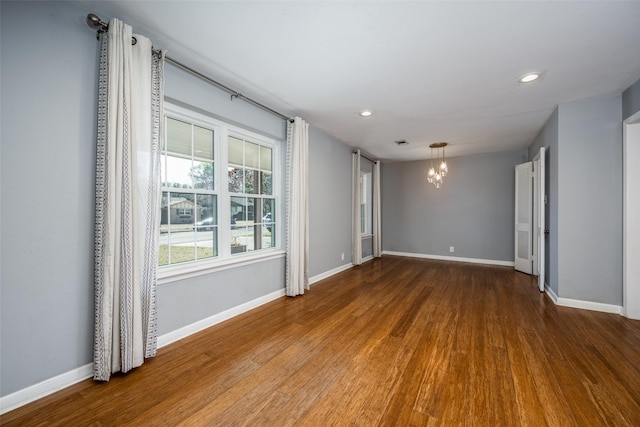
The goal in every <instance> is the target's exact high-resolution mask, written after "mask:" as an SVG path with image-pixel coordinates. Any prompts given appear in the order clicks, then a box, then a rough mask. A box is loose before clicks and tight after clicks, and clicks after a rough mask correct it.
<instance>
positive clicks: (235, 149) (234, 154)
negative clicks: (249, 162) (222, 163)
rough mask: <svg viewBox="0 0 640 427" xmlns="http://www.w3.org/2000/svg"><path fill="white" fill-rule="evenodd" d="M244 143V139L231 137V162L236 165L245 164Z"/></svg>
mask: <svg viewBox="0 0 640 427" xmlns="http://www.w3.org/2000/svg"><path fill="white" fill-rule="evenodd" d="M243 144H244V141H242V140H241V139H238V138H234V137H232V136H230V137H229V164H230V165H234V166H243V165H244V161H243V155H242V150H243Z"/></svg>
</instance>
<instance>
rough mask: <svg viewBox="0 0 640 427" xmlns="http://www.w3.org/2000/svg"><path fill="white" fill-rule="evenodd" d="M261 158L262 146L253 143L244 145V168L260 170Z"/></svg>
mask: <svg viewBox="0 0 640 427" xmlns="http://www.w3.org/2000/svg"><path fill="white" fill-rule="evenodd" d="M259 156H260V146H259V145H258V144H253V143H251V142H245V143H244V166H245V167H247V168H254V169H258V167H259V165H258V158H259Z"/></svg>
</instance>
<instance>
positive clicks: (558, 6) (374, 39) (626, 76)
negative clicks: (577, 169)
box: [80, 1, 640, 161]
mask: <svg viewBox="0 0 640 427" xmlns="http://www.w3.org/2000/svg"><path fill="white" fill-rule="evenodd" d="M80 3H81V5H82V7H83V8H86V10H87V13H89V12H95V13H97V14H98V15H99V16H100V18H101V19H102V20H104V21H107V20H108V19H109V18H111V17H118V18H121V19H123V20H125V21H126V22H127V23H129V24H131V25H132V26H133V27H134V32H137V33H140V34H144V35H147V36H149V37H150V38H151V39H152V40H153V42H154V45H155V46H156V47H159V48H163V49H167V50H168V55H169V56H171V57H173V58H175V59H177V60H179V61H182V62H184V63H185V64H188V65H190V66H192V67H193V68H196V69H198V70H200V71H201V72H203V73H204V74H207V75H210V76H211V77H213V78H215V79H217V80H220V81H222V82H225V83H227V84H229V85H231V87H233V88H234V89H237V90H238V91H239V92H241V93H243V94H245V95H247V96H250V97H252V98H254V99H256V100H258V101H259V102H262V103H264V104H266V105H268V106H270V107H272V108H274V109H276V110H278V111H281V112H283V113H286V114H290V113H295V114H296V115H299V116H301V117H303V118H304V119H306V120H307V121H308V122H310V123H311V124H312V125H313V126H316V127H318V128H321V129H323V130H324V131H326V132H327V133H329V134H330V135H333V136H334V137H336V138H338V139H340V140H341V141H343V142H345V143H347V144H349V145H352V146H354V147H360V148H362V149H363V151H365V152H367V153H369V154H370V155H372V156H374V157H377V158H381V159H385V160H396V161H398V160H411V159H423V158H428V157H429V153H428V148H427V147H428V145H429V144H430V143H433V142H437V141H447V142H449V144H450V146H449V147H447V155H448V156H456V155H468V154H475V153H486V152H497V151H506V150H511V149H516V148H522V147H526V146H527V145H529V143H530V142H531V141H532V140H533V139H534V138H535V136H536V135H537V133H538V132H539V130H540V129H541V127H542V125H543V124H544V123H545V122H546V120H547V119H548V118H549V116H550V115H551V113H552V112H553V110H554V108H555V107H556V106H557V105H558V104H559V103H563V102H568V101H574V100H579V99H585V98H591V97H597V96H602V95H609V94H617V93H621V92H622V91H623V90H625V89H626V88H627V87H629V86H630V85H631V84H633V83H634V82H635V81H637V80H638V79H640V1H626V2H621V1H601V2H583V1H579V2H577V1H568V2H563V1H550V2H525V1H511V2H485V1H471V2H457V1H449V2H444V1H443V2H427V1H419V2H404V1H375V2H372V1H368V2H351V1H342V2H340V1H258V2H245V1H228V2H214V1H198V2H195V1H135V2H134V1H126V2H114V1H84V2H82V1H81V2H80ZM530 71H543V72H544V73H545V74H544V77H543V79H541V81H537V82H534V83H531V84H528V85H524V84H519V83H517V78H518V77H520V76H521V75H523V74H525V73H527V72H530ZM234 102H235V101H234ZM239 102H241V101H239ZM363 109H370V110H372V111H374V115H373V116H372V117H369V118H362V117H360V116H359V115H358V112H359V111H361V110H363ZM396 140H407V141H408V142H409V144H408V145H404V146H398V145H397V144H395V143H394V141H396Z"/></svg>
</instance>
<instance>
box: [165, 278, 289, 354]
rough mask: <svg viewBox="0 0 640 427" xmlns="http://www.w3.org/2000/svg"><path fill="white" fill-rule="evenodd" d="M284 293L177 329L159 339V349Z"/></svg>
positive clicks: (281, 291) (282, 290)
mask: <svg viewBox="0 0 640 427" xmlns="http://www.w3.org/2000/svg"><path fill="white" fill-rule="evenodd" d="M284 292H285V290H284V289H280V290H277V291H275V292H271V293H270V294H267V295H264V296H261V297H259V298H256V299H254V300H251V301H248V302H245V303H244V304H240V305H238V306H235V307H232V308H230V309H228V310H225V311H223V312H221V313H217V314H214V315H213V316H211V317H207V318H206V319H202V320H198V321H197V322H195V323H192V324H190V325H187V326H185V327H182V328H180V329H176V330H175V331H171V332H169V333H167V334H164V335H161V336H159V337H158V348H160V347H164V346H166V345H169V344H172V343H174V342H176V341H179V340H181V339H183V338H186V337H188V336H189V335H193V334H195V333H196V332H200V331H202V330H203V329H207V328H209V327H211V326H213V325H217V324H218V323H222V322H224V321H225V320H229V319H231V318H232V317H235V316H237V315H239V314H242V313H244V312H247V311H249V310H253V309H254V308H256V307H260V306H261V305H263V304H266V303H268V302H270V301H273V300H275V299H278V298H280V297H283V296H284Z"/></svg>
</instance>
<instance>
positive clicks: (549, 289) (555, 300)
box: [544, 283, 558, 305]
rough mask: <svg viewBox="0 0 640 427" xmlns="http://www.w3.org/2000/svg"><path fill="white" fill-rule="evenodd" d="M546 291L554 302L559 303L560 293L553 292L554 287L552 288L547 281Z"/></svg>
mask: <svg viewBox="0 0 640 427" xmlns="http://www.w3.org/2000/svg"><path fill="white" fill-rule="evenodd" d="M544 291H545V292H546V293H547V295H549V298H551V301H553V303H554V304H556V305H557V304H558V295H556V293H555V292H553V289H551V288H550V287H549V285H548V284H547V283H545V284H544Z"/></svg>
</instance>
